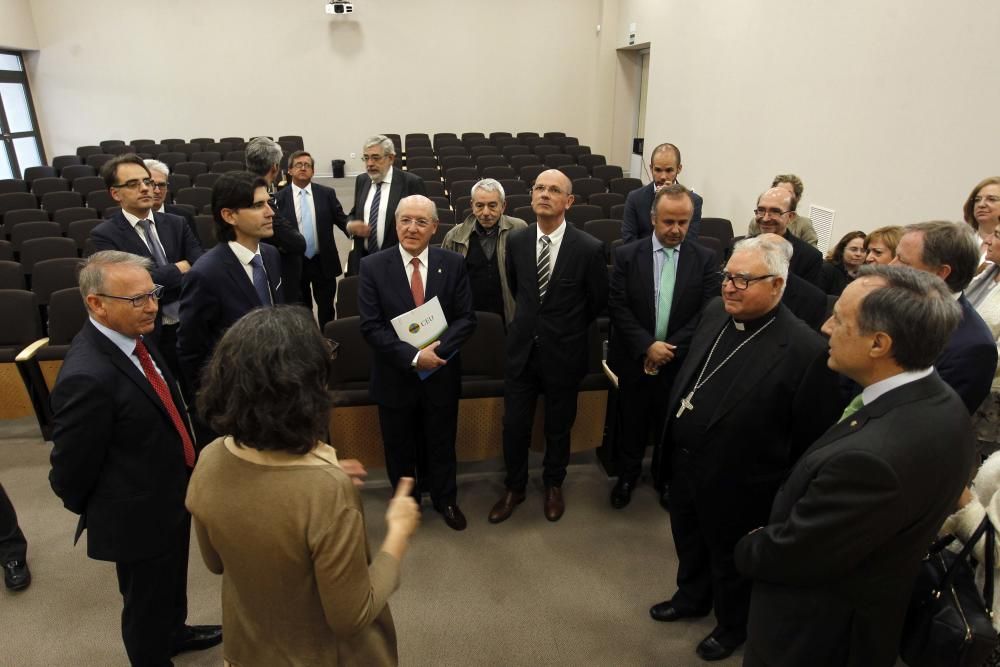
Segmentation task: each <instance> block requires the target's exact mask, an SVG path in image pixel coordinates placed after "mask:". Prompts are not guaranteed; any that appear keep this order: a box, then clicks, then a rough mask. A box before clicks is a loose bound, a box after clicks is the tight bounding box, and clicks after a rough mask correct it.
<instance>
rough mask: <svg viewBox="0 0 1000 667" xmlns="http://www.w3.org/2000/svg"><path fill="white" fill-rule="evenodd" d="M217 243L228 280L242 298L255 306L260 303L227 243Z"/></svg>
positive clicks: (245, 273)
mask: <svg viewBox="0 0 1000 667" xmlns="http://www.w3.org/2000/svg"><path fill="white" fill-rule="evenodd" d="M219 245H221V246H222V263H223V264H224V265H225V267H226V273H227V274H228V275H229V278H230V280H232V281H233V283H235V287H236V289H237V290H239V292H240V293H241V294H242V295H243V298H244V299H245V300H246V301H247V302H249V303H252V304H254V305H255V306H256V305H257V304H259V303H260V299H259V298H257V290H255V289H254V288H253V283H252V282H250V279H249V278H248V277H247V272H246V269H244V268H243V265H242V264H240V260H239V259H238V258H237V257H236V254H235V253H233V251H232V248H230V247H229V244H228V243H221V244H219ZM269 275H270V274H269ZM269 282H270V278H269Z"/></svg>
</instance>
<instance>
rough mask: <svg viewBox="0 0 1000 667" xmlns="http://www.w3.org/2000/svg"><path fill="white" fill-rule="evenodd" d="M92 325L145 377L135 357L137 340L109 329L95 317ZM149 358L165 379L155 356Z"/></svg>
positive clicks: (92, 319)
mask: <svg viewBox="0 0 1000 667" xmlns="http://www.w3.org/2000/svg"><path fill="white" fill-rule="evenodd" d="M90 323H91V324H93V325H94V328H95V329H97V330H98V331H100V332H101V333H102V334H104V336H105V337H106V338H107V339H108V340H110V341H111V342H112V343H114V344H115V347H117V348H118V349H119V350H121V351H122V354H124V355H125V357H126V358H127V359H128V360H129V361H131V362H132V365H133V366H135V367H136V368H138V369H139V372H140V373H142V375H143V377H145V375H146V372H145V371H144V370H142V364H140V363H139V357H137V356H136V355H135V338H129V337H128V336H126V335H125V334H122V333H119V332H117V331H115V330H114V329H109V328H108V327H106V326H104V325H103V324H101V323H100V322H98V321H97V320H95V319H94V318H93V317H91V318H90ZM149 358H150V359H151V360H152V361H153V368H155V369H156V372H157V373H159V374H160V377H163V371H161V370H160V367H159V366H157V365H156V360H155V359H153V355H149Z"/></svg>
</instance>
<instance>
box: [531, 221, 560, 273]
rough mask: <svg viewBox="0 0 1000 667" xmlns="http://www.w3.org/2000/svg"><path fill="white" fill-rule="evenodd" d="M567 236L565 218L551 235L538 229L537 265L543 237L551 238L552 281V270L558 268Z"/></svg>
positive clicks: (550, 263) (550, 265)
mask: <svg viewBox="0 0 1000 667" xmlns="http://www.w3.org/2000/svg"><path fill="white" fill-rule="evenodd" d="M565 235H566V219H565V218H563V220H562V222H560V223H559V226H558V227H556V229H555V231H554V232H552V233H551V234H545V233H544V232H543V231H542V228H541V227H539V228H538V234H536V236H535V264H538V256H539V254H541V251H542V237H543V236H548V237H549V279H550V280H551V279H552V270H553V269H554V268H555V267H556V258H557V257H558V256H559V246H561V245H562V240H563V236H565Z"/></svg>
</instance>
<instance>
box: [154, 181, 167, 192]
mask: <svg viewBox="0 0 1000 667" xmlns="http://www.w3.org/2000/svg"><path fill="white" fill-rule="evenodd" d="M153 189H154V190H166V189H167V182H166V181H162V182H158V181H153Z"/></svg>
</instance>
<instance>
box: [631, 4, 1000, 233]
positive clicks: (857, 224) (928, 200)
mask: <svg viewBox="0 0 1000 667" xmlns="http://www.w3.org/2000/svg"><path fill="white" fill-rule="evenodd" d="M618 18H619V23H618V26H617V30H616V35H617V42H618V46H624V45H625V40H624V37H623V36H624V35H625V34H626V28H627V26H628V24H629V23H632V22H636V23H638V35H637V41H638V42H644V41H649V42H650V43H651V53H650V56H651V59H650V87H649V102H648V104H649V107H648V109H649V110H648V111H647V124H646V133H645V137H646V148H647V151H648V150H649V149H651V148H652V147H653V146H654V145H655V144H657V143H659V142H661V141H671V142H673V143H676V144H677V145H678V146H679V147H680V148H681V150H682V152H683V158H684V174H683V177H682V179H681V180H682V182H684V183H685V184H687V185H690V186H693V187H694V188H695V189H697V190H698V191H699V192H701V193H702V194H703V195H704V196H705V209H704V214H705V215H706V216H718V217H726V218H730V219H731V220H733V223H734V227H735V228H736V229H737V233H740V232H741V231H745V224H746V222H747V221H748V220H749V218H750V217H751V216H750V210H751V209H752V208H753V205H754V203H755V199H756V196H757V194H759V192H760V191H761V190H763V189H765V188H766V187H767V186H768V185H769V184H770V180H771V178H772V177H773V176H774V175H775V174H777V173H782V172H794V173H797V174H799V175H800V176H801V177H802V179H803V180H804V181H805V184H806V191H805V195H804V197H803V208H807V207H808V205H809V204H810V203H814V204H818V205H822V206H828V207H830V208H833V209H836V211H837V217H836V221H835V227H834V239H835V240H836V239H837V238H839V237H840V236H841V235H842V234H844V233H846V232H848V231H850V230H852V229H862V230H871V229H873V228H875V227H878V226H881V225H886V224H906V223H911V222H916V221H920V220H928V219H938V218H943V219H951V220H959V219H961V206H962V203H963V202H964V200H965V197H966V196H967V195H968V193H969V190H970V189H971V188H972V187H973V185H975V183H976V182H978V181H979V180H980V179H981V178H983V177H985V176H989V175H993V174H998V173H1000V132H998V131H997V121H998V118H1000V72H998V69H1000V68H998V65H997V63H998V61H1000V58H998V56H997V53H998V44H1000V41H998V33H997V27H998V26H1000V3H997V2H996V0H967V1H964V2H959V3H939V2H934V1H932V0H884V1H882V2H863V1H861V0H844V1H843V2H836V3H831V2H825V1H823V0H796V1H795V2H788V3H773V2H761V1H760V0H756V1H749V0H727V1H721V0H720V1H716V2H687V1H680V0H621V2H620V11H619V14H618ZM647 158H648V155H647ZM647 161H648V160H647Z"/></svg>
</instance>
